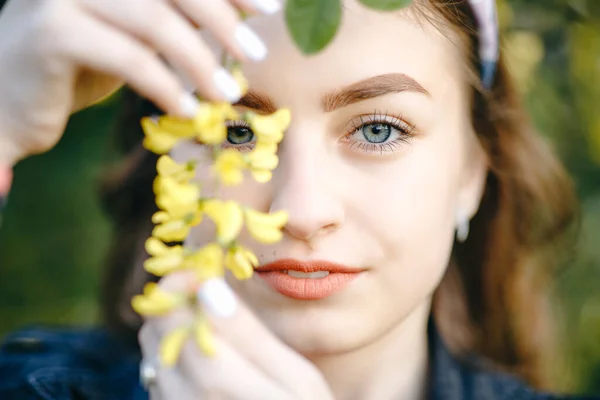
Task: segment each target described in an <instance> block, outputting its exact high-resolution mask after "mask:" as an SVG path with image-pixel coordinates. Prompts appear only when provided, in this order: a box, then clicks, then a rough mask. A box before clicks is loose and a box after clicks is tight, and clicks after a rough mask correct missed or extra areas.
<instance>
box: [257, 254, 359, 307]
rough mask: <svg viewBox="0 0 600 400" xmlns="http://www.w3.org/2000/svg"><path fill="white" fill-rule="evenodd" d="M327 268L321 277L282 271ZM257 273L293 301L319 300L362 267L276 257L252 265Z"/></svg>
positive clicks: (344, 282)
mask: <svg viewBox="0 0 600 400" xmlns="http://www.w3.org/2000/svg"><path fill="white" fill-rule="evenodd" d="M290 270H292V271H300V272H305V273H309V272H317V271H327V272H329V275H327V276H326V277H325V278H317V279H312V278H294V277H292V276H290V275H288V274H286V273H285V272H284V271H290ZM256 272H257V275H258V276H259V277H260V278H262V279H264V280H265V281H266V282H267V284H269V286H271V287H272V288H273V289H275V290H276V291H277V292H279V293H281V294H283V295H284V296H287V297H291V298H293V299H297V300H319V299H323V298H325V297H328V296H331V295H332V294H334V293H336V292H339V291H341V290H342V289H344V288H345V287H346V286H347V285H348V284H349V283H350V282H352V281H353V280H354V279H355V278H357V277H358V276H359V275H360V274H361V273H363V272H365V269H358V268H351V267H347V266H345V265H341V264H336V263H332V262H329V261H299V260H294V259H291V258H286V259H281V260H277V261H275V262H272V263H269V264H265V265H263V266H260V267H258V268H256Z"/></svg>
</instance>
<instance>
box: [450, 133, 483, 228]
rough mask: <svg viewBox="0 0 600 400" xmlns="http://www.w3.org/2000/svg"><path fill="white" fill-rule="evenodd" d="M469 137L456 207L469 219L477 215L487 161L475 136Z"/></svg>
mask: <svg viewBox="0 0 600 400" xmlns="http://www.w3.org/2000/svg"><path fill="white" fill-rule="evenodd" d="M469 136H470V139H469V143H468V144H467V149H466V151H465V160H464V162H463V171H462V178H461V181H460V186H459V189H458V198H457V207H459V209H460V210H461V211H462V212H464V213H465V214H466V215H467V216H468V217H469V219H471V218H473V216H474V215H475V214H476V213H477V210H478V209H479V204H480V203H481V198H482V197H483V192H484V191H485V183H486V181H487V175H488V171H489V160H488V157H487V154H486V153H485V151H484V149H483V147H482V146H481V143H480V142H479V140H478V139H477V138H476V137H475V135H474V134H473V135H469Z"/></svg>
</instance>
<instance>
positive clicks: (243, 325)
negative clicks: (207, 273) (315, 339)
mask: <svg viewBox="0 0 600 400" xmlns="http://www.w3.org/2000/svg"><path fill="white" fill-rule="evenodd" d="M198 297H199V299H200V301H201V302H202V304H203V305H204V307H205V309H206V310H207V311H208V312H209V313H210V314H211V316H212V317H211V322H212V324H213V326H214V329H215V331H216V332H217V334H218V335H219V337H221V338H222V339H223V340H224V341H226V342H227V343H229V344H230V345H231V346H232V347H233V348H235V349H236V350H237V351H238V352H240V354H242V356H243V357H245V358H247V359H248V360H249V361H250V362H252V363H253V364H254V365H256V366H257V367H258V368H260V369H261V370H262V371H263V372H264V373H265V374H266V375H267V376H269V377H271V378H272V379H273V380H274V381H276V382H280V383H281V384H282V385H283V386H284V387H286V388H287V389H288V390H290V391H291V392H292V393H302V391H303V390H304V389H306V388H311V387H321V386H323V387H325V386H326V385H324V384H323V383H324V381H323V378H322V376H321V375H320V374H319V373H318V372H317V370H316V368H315V367H314V366H313V365H312V364H311V363H310V362H309V361H308V360H307V359H305V358H304V357H302V356H300V355H299V354H298V353H296V352H295V351H293V350H292V349H291V348H289V347H288V346H287V345H285V344H284V343H283V342H281V341H280V340H279V339H278V338H277V337H275V335H273V334H272V333H271V332H270V331H269V330H268V329H267V328H266V327H265V326H264V325H263V324H262V323H261V322H260V321H259V320H258V318H256V316H254V315H253V313H252V312H251V311H250V310H249V309H248V308H247V307H246V306H245V305H244V304H243V303H242V302H241V301H240V300H239V299H238V298H237V296H236V295H235V294H234V293H233V291H232V290H231V288H229V286H228V285H227V283H225V281H224V280H217V279H215V280H211V281H208V282H206V283H205V284H203V285H202V287H201V288H200V289H199V290H198ZM257 343H260V346H257V345H256V344H257ZM313 384H314V385H313ZM321 384H323V385H321Z"/></svg>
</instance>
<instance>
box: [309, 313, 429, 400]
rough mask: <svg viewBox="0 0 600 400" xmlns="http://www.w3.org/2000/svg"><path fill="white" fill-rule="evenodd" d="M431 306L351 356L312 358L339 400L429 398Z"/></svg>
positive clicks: (416, 399)
mask: <svg viewBox="0 0 600 400" xmlns="http://www.w3.org/2000/svg"><path fill="white" fill-rule="evenodd" d="M429 311H430V303H429V302H425V304H424V305H422V306H420V307H419V308H417V309H416V310H415V311H413V313H412V314H410V315H409V316H408V317H407V318H406V319H405V320H404V321H403V322H402V323H401V324H399V326H397V327H395V328H394V329H392V330H391V331H389V332H388V333H386V334H385V335H384V336H382V337H380V338H379V339H378V340H376V341H375V342H373V343H370V344H369V345H367V346H365V347H361V348H359V349H356V350H354V351H352V352H349V353H343V354H336V355H333V356H323V357H318V358H311V361H312V362H313V363H314V364H315V365H316V366H317V368H319V370H320V371H321V373H322V374H323V376H324V377H325V379H326V380H327V382H328V383H329V386H330V388H331V390H332V393H333V395H334V398H335V399H337V400H358V399H378V400H392V399H407V400H418V399H424V398H425V397H426V394H427V393H426V390H427V374H428V364H429V360H428V355H429V354H428V353H429V351H428V340H427V321H428V316H429Z"/></svg>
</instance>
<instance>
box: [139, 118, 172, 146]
mask: <svg viewBox="0 0 600 400" xmlns="http://www.w3.org/2000/svg"><path fill="white" fill-rule="evenodd" d="M142 129H143V131H144V133H145V136H144V141H143V145H144V147H145V148H146V149H148V150H150V151H152V152H154V153H156V154H164V153H168V152H169V151H171V149H172V148H173V147H175V145H176V144H177V142H179V140H180V138H178V137H177V136H175V135H172V134H171V133H169V132H168V131H166V130H164V129H162V128H161V127H160V126H159V125H158V124H157V123H156V122H155V121H154V119H153V118H151V117H144V118H142Z"/></svg>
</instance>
